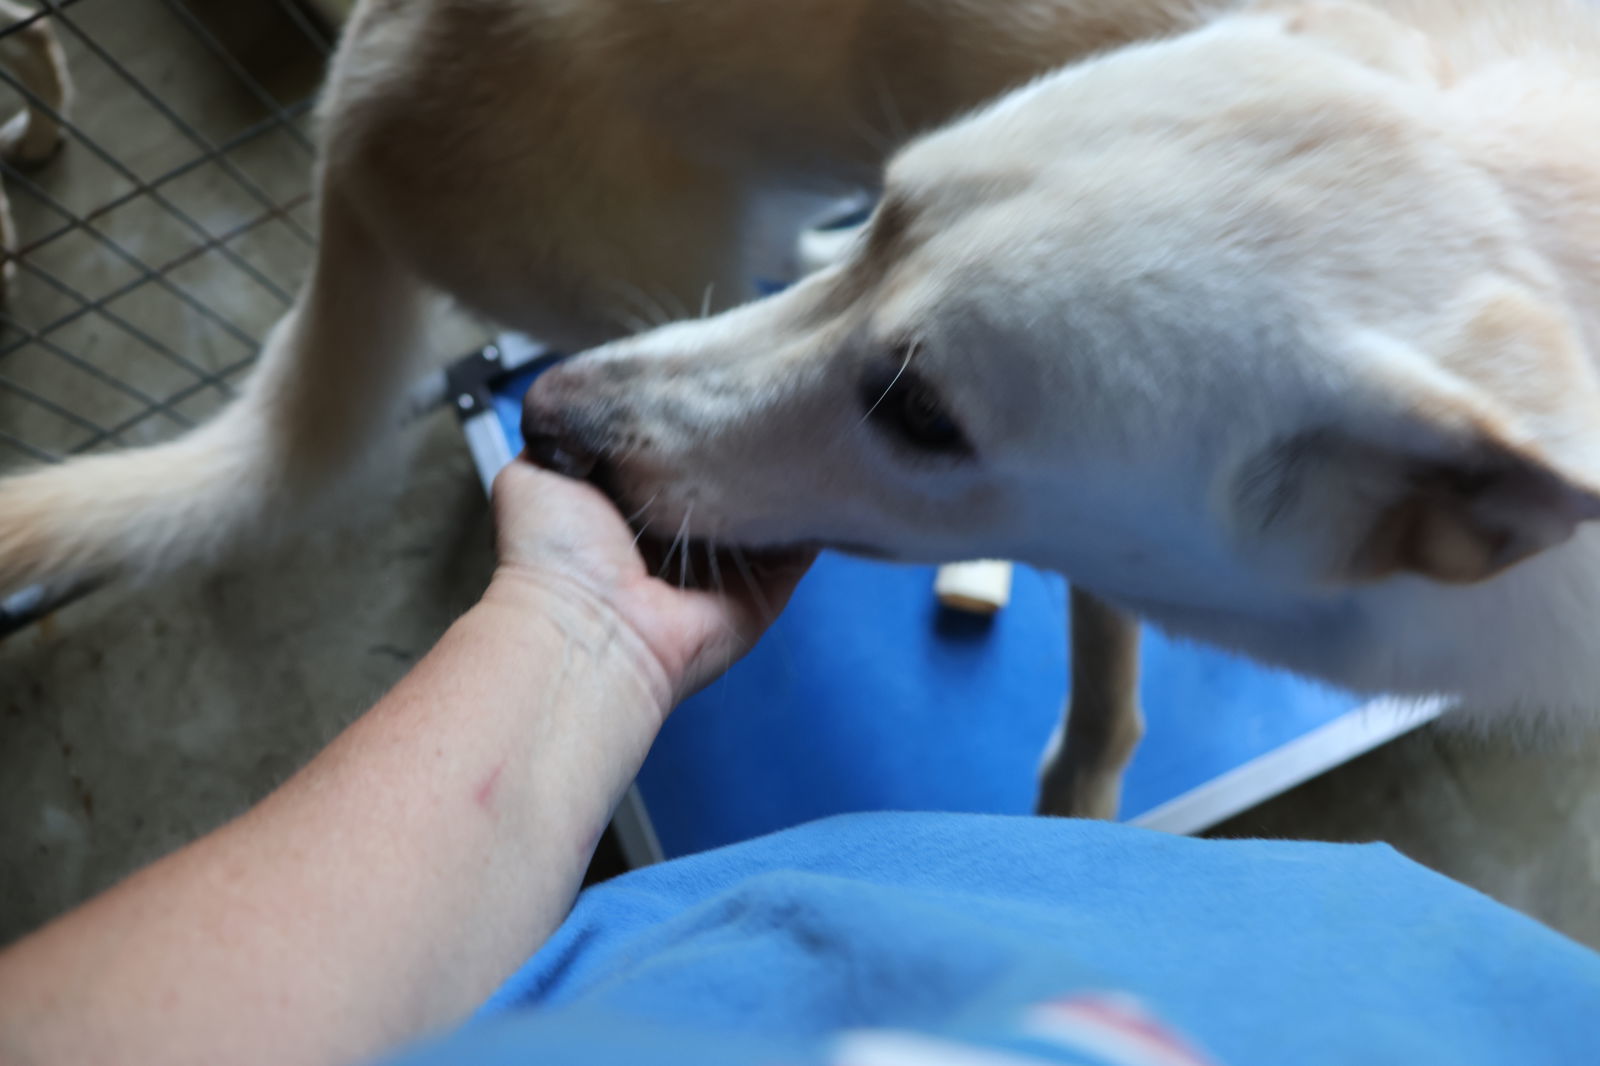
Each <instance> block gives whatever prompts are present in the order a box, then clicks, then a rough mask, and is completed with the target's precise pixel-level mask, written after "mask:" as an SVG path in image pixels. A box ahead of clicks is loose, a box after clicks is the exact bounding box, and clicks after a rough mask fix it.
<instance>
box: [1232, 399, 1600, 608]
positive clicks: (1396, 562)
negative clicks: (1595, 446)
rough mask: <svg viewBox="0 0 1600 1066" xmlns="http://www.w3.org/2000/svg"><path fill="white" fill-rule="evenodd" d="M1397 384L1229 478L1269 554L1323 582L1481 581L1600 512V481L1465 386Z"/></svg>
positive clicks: (1250, 532) (1248, 524) (1243, 515)
mask: <svg viewBox="0 0 1600 1066" xmlns="http://www.w3.org/2000/svg"><path fill="white" fill-rule="evenodd" d="M1437 384H1438V383H1437V382H1432V381H1430V382H1427V383H1426V385H1423V386H1421V387H1419V385H1418V383H1417V382H1415V381H1410V382H1408V383H1407V385H1406V387H1405V388H1404V389H1399V390H1397V389H1392V388H1391V389H1390V390H1387V391H1386V392H1385V394H1384V395H1383V396H1382V397H1381V399H1380V400H1379V401H1378V402H1377V403H1376V404H1374V405H1373V407H1371V408H1368V409H1367V410H1366V411H1364V412H1363V413H1362V415H1361V416H1359V417H1356V418H1347V419H1340V420H1337V421H1335V422H1334V424H1333V425H1331V426H1323V427H1320V428H1316V429H1311V430H1307V431H1304V432H1301V433H1299V434H1297V435H1296V436H1294V437H1293V438H1291V439H1289V440H1287V441H1282V442H1279V443H1277V444H1275V445H1273V446H1271V447H1270V448H1267V449H1265V450H1263V451H1262V452H1260V453H1258V454H1256V455H1255V456H1253V457H1252V458H1251V460H1250V461H1248V462H1246V463H1245V464H1243V466H1242V467H1241V468H1240V470H1239V476H1238V477H1237V478H1235V479H1234V480H1233V482H1232V487H1233V493H1232V496H1233V503H1234V505H1235V507H1236V510H1235V516H1236V518H1237V519H1238V520H1239V522H1240V523H1241V525H1240V527H1239V528H1241V529H1243V530H1244V531H1245V532H1246V535H1247V536H1248V537H1249V538H1250V539H1251V540H1252V542H1254V543H1255V544H1257V545H1259V546H1260V547H1261V548H1262V549H1263V550H1265V551H1268V552H1273V553H1288V554H1289V555H1291V556H1292V557H1294V558H1296V559H1298V560H1299V562H1298V564H1297V567H1302V568H1304V567H1308V568H1309V569H1310V571H1311V572H1312V573H1313V574H1314V576H1315V577H1316V578H1317V579H1318V580H1331V581H1333V582H1335V583H1340V584H1342V583H1348V582H1366V581H1375V580H1381V579H1383V578H1386V577H1390V576H1393V575H1396V574H1404V573H1411V574H1417V575H1420V576H1423V577H1427V578H1431V579H1433V580H1436V581H1442V582H1448V583H1452V584H1463V583H1470V582H1476V581H1482V580H1485V579H1487V578H1490V577H1493V576H1494V575H1496V574H1498V573H1500V572H1501V571H1503V570H1505V569H1506V568H1507V567H1510V566H1512V565H1513V564H1515V563H1518V562H1520V561H1522V560H1523V559H1526V558H1528V557H1529V556H1532V555H1535V554H1537V553H1539V552H1541V551H1544V550H1545V549H1547V548H1551V547H1554V546H1556V545H1558V544H1561V543H1563V542H1564V541H1566V540H1567V539H1568V538H1570V537H1571V536H1572V534H1573V533H1574V532H1575V531H1576V530H1577V528H1578V526H1579V525H1580V524H1582V523H1584V522H1588V521H1591V520H1593V519H1596V518H1600V482H1591V481H1589V480H1588V479H1586V478H1584V477H1582V476H1580V475H1578V474H1577V473H1575V472H1574V471H1572V470H1569V469H1567V468H1565V467H1564V466H1563V465H1562V464H1561V463H1559V462H1558V461H1557V460H1556V459H1554V458H1553V457H1552V456H1551V455H1550V454H1548V452H1547V451H1546V450H1545V449H1543V448H1541V447H1540V446H1539V445H1538V444H1536V443H1534V442H1533V441H1531V440H1529V439H1528V438H1527V437H1526V436H1524V435H1521V434H1518V433H1516V432H1514V431H1513V430H1512V429H1511V428H1510V427H1509V426H1508V425H1507V424H1506V423H1505V422H1504V421H1503V420H1501V419H1500V418H1499V417H1498V416H1497V415H1495V414H1492V413H1490V412H1487V411H1485V410H1484V409H1483V406H1482V405H1481V404H1479V403H1478V402H1476V401H1475V399H1474V398H1473V397H1472V396H1471V394H1470V393H1467V392H1466V391H1465V390H1454V389H1445V388H1430V387H1428V386H1435V385H1437Z"/></svg>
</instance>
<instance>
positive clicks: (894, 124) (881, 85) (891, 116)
mask: <svg viewBox="0 0 1600 1066" xmlns="http://www.w3.org/2000/svg"><path fill="white" fill-rule="evenodd" d="M876 73H877V75H878V76H877V79H876V80H877V83H878V104H879V107H880V109H881V110H882V111H883V120H884V122H886V123H887V124H888V126H889V135H890V136H891V137H892V138H893V142H892V144H891V148H896V149H897V148H899V147H900V145H902V144H905V143H906V142H907V141H908V140H910V139H911V129H910V127H909V126H907V125H906V121H905V114H904V113H903V112H901V110H900V105H899V104H898V103H897V102H896V101H895V98H894V91H893V90H892V89H891V88H890V87H889V78H888V76H887V75H886V74H884V72H883V68H882V67H879V68H878V69H877V72H876Z"/></svg>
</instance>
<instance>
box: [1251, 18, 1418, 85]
mask: <svg viewBox="0 0 1600 1066" xmlns="http://www.w3.org/2000/svg"><path fill="white" fill-rule="evenodd" d="M1254 8H1255V10H1257V11H1260V12H1263V13H1267V14H1272V15H1277V16H1279V17H1281V18H1282V19H1283V22H1282V26H1283V29H1284V32H1286V33H1289V34H1291V35H1294V36H1300V37H1310V38H1313V39H1315V40H1316V41H1317V42H1318V43H1320V44H1323V45H1326V46H1327V47H1330V48H1333V49H1336V50H1337V51H1339V52H1340V53H1342V54H1344V55H1346V56H1348V57H1349V58H1351V59H1354V60H1356V61H1357V62H1359V63H1363V64H1365V65H1366V66H1369V67H1371V68H1373V69H1374V70H1379V71H1382V72H1384V73H1386V74H1392V75H1394V76H1396V77H1399V78H1402V79H1404V80H1406V81H1412V82H1417V83H1420V84H1425V85H1436V84H1439V83H1440V82H1442V81H1444V80H1445V77H1444V69H1443V61H1442V59H1441V57H1440V56H1439V55H1438V53H1437V52H1435V51H1434V49H1433V47H1432V45H1430V44H1429V42H1428V39H1427V37H1426V36H1424V35H1423V34H1422V33H1421V31H1419V30H1417V29H1415V28H1414V27H1411V26H1407V25H1405V24H1403V23H1401V22H1400V21H1399V20H1398V19H1395V18H1393V17H1392V16H1390V15H1388V14H1387V13H1385V12H1383V11H1380V10H1378V9H1377V8H1375V7H1372V6H1370V5H1368V4H1364V3H1360V2H1354V0H1259V2H1258V3H1256V4H1255V5H1254Z"/></svg>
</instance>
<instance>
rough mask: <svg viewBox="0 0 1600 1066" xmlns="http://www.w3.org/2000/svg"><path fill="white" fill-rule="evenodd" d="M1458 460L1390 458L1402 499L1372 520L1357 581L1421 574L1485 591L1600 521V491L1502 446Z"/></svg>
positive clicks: (1483, 444)
mask: <svg viewBox="0 0 1600 1066" xmlns="http://www.w3.org/2000/svg"><path fill="white" fill-rule="evenodd" d="M1463 443H1464V446H1463V447H1462V448H1461V449H1460V451H1459V454H1457V455H1455V456H1453V457H1447V458H1441V457H1438V456H1424V457H1417V456H1407V455H1403V454H1402V455H1390V456H1387V457H1375V458H1376V459H1377V461H1378V462H1380V463H1385V462H1386V463H1388V464H1389V465H1390V468H1389V470H1388V471H1387V477H1388V478H1389V479H1390V481H1391V482H1392V484H1393V486H1394V488H1395V489H1396V490H1397V491H1395V493H1394V495H1393V496H1392V497H1391V498H1390V499H1389V500H1387V501H1386V502H1384V503H1382V504H1380V506H1379V507H1377V508H1376V509H1375V512H1374V513H1373V514H1372V515H1371V517H1370V521H1369V522H1368V524H1367V528H1366V530H1365V533H1364V535H1363V536H1361V537H1360V538H1359V539H1358V540H1357V542H1356V543H1355V545H1354V551H1353V552H1352V553H1351V554H1350V557H1349V561H1348V563H1347V564H1346V566H1347V569H1346V575H1347V576H1348V577H1349V578H1350V579H1353V580H1375V579H1380V578H1384V577H1388V576H1390V575H1392V574H1397V573H1415V574H1419V575H1421V576H1423V577H1429V578H1432V579H1434V580H1435V581H1443V582H1447V583H1452V584H1464V583H1471V582H1475V581H1482V580H1485V579H1486V578H1490V577H1493V576H1494V575H1496V574H1498V573H1500V572H1501V571H1503V570H1505V569H1506V568H1507V567H1510V566H1512V565H1513V564H1515V563H1519V562H1521V561H1522V560H1524V559H1526V558H1528V557H1529V556H1532V555H1536V554H1538V553H1539V552H1541V551H1544V550H1545V549H1546V548H1552V547H1555V546H1556V545H1558V544H1561V543H1563V542H1564V541H1566V540H1567V539H1568V538H1569V537H1571V536H1572V534H1573V533H1574V532H1575V531H1576V529H1577V527H1578V526H1579V524H1580V523H1583V522H1587V521H1590V520H1592V519H1595V518H1600V490H1597V489H1596V488H1594V487H1591V486H1589V485H1586V484H1583V483H1582V482H1580V481H1578V480H1577V479H1575V478H1574V477H1572V476H1571V475H1569V474H1568V473H1566V472H1564V471H1562V470H1559V469H1557V468H1556V466H1555V465H1554V464H1552V463H1551V462H1550V460H1549V459H1548V458H1546V457H1544V456H1542V455H1540V454H1538V453H1536V452H1533V451H1530V450H1528V449H1527V448H1523V447H1518V446H1515V445H1512V444H1510V443H1509V442H1507V441H1505V440H1503V439H1500V438H1498V437H1497V436H1495V435H1493V434H1492V433H1490V434H1485V435H1484V436H1481V437H1480V438H1479V439H1477V440H1474V441H1471V442H1463Z"/></svg>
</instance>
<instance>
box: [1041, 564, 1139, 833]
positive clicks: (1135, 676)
mask: <svg viewBox="0 0 1600 1066" xmlns="http://www.w3.org/2000/svg"><path fill="white" fill-rule="evenodd" d="M1070 640H1071V643H1072V685H1071V691H1070V692H1069V693H1068V695H1067V706H1066V709H1065V711H1064V713H1063V715H1062V719H1061V724H1060V725H1058V726H1057V727H1056V732H1055V735H1054V736H1053V737H1052V738H1051V741H1050V746H1049V749H1048V750H1047V751H1046V752H1045V756H1044V763H1043V766H1042V767H1041V768H1040V773H1039V798H1038V802H1037V804H1036V809H1037V811H1038V813H1040V814H1048V815H1056V816H1059V817H1066V818H1105V819H1112V818H1115V817H1116V816H1117V807H1118V805H1119V804H1120V802H1121V800H1122V772H1123V770H1124V769H1126V768H1127V765H1128V761H1129V760H1130V759H1131V758H1132V757H1133V751H1134V749H1135V748H1136V747H1138V745H1139V740H1140V738H1141V737H1143V736H1144V714H1143V713H1142V712H1141V711H1140V710H1139V624H1138V622H1136V621H1135V620H1134V619H1133V618H1131V617H1129V616H1128V615H1126V614H1124V613H1122V612H1121V611H1119V610H1117V609H1116V608H1115V607H1112V606H1110V605H1109V604H1107V603H1105V602H1103V601H1101V600H1099V599H1096V598H1095V597H1094V596H1092V595H1090V594H1089V593H1087V592H1082V591H1080V590H1078V589H1077V588H1074V589H1073V590H1072V633H1071V637H1070Z"/></svg>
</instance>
